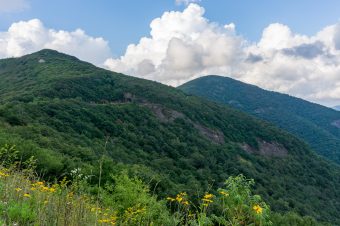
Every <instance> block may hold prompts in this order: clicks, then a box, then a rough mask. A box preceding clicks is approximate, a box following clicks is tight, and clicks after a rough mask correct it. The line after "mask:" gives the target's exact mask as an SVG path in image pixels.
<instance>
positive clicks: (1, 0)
mask: <svg viewBox="0 0 340 226" xmlns="http://www.w3.org/2000/svg"><path fill="white" fill-rule="evenodd" d="M28 8H29V3H28V2H27V0H0V13H13V12H20V11H23V10H25V9H28Z"/></svg>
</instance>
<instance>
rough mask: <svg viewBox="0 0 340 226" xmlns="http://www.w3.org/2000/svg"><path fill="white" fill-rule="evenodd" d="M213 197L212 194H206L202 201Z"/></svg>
mask: <svg viewBox="0 0 340 226" xmlns="http://www.w3.org/2000/svg"><path fill="white" fill-rule="evenodd" d="M213 197H214V195H213V194H209V193H207V194H205V195H204V197H203V198H204V199H212V198H213Z"/></svg>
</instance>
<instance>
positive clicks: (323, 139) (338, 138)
mask: <svg viewBox="0 0 340 226" xmlns="http://www.w3.org/2000/svg"><path fill="white" fill-rule="evenodd" d="M179 89H181V90H183V91H185V92H187V93H190V94H194V95H198V96H201V97H203V98H207V99H209V100H212V101H215V102H218V103H221V104H227V105H229V106H232V107H235V108H237V109H239V110H241V111H243V112H246V113H249V114H251V115H253V116H255V117H258V118H260V119H263V120H266V121H269V122H271V123H273V124H275V125H277V126H278V127H280V128H282V129H285V130H287V131H289V132H291V133H292V134H294V135H296V136H298V137H300V138H301V139H303V140H304V141H306V142H307V143H308V144H309V145H310V146H311V147H312V148H313V149H314V150H316V151H317V152H318V153H319V154H321V155H323V156H324V157H326V158H329V159H331V160H333V161H335V162H337V163H339V162H340V149H339V148H338V147H340V130H339V126H337V125H338V124H337V122H338V121H339V119H340V112H337V111H335V110H333V109H330V108H327V107H325V106H322V105H319V104H316V103H311V102H308V101H306V100H303V99H300V98H297V97H293V96H290V95H288V94H281V93H278V92H273V91H267V90H264V89H262V88H259V87H257V86H254V85H250V84H246V83H242V82H240V81H237V80H234V79H231V78H228V77H223V76H204V77H201V78H198V79H196V80H193V81H190V82H188V83H186V84H183V85H182V86H180V87H179Z"/></svg>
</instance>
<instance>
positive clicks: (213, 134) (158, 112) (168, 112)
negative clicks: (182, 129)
mask: <svg viewBox="0 0 340 226" xmlns="http://www.w3.org/2000/svg"><path fill="white" fill-rule="evenodd" d="M141 105H142V106H145V107H147V108H149V109H150V110H151V111H152V112H153V113H154V114H155V116H156V117H157V118H158V119H159V120H160V121H161V122H165V123H169V122H173V121H174V120H175V119H177V118H182V119H185V120H186V121H188V122H190V123H191V124H192V125H193V126H194V127H195V128H196V129H197V130H198V131H199V133H200V134H201V135H202V136H204V137H206V138H207V139H208V140H210V141H211V142H213V143H215V144H224V134H223V133H222V132H221V131H217V130H213V129H210V128H207V127H205V126H203V125H201V124H198V123H195V122H193V121H191V120H190V119H188V118H187V117H186V116H185V115H184V114H183V113H181V112H178V111H175V110H172V109H168V108H164V107H163V106H162V105H159V104H153V103H143V104H141Z"/></svg>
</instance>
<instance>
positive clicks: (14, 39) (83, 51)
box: [0, 19, 111, 64]
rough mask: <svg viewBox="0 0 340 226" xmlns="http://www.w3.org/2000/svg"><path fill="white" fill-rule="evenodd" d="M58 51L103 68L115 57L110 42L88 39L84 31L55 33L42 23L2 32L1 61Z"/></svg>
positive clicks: (20, 24)
mask: <svg viewBox="0 0 340 226" xmlns="http://www.w3.org/2000/svg"><path fill="white" fill-rule="evenodd" d="M45 48H48V49H55V50H58V51H61V52H64V53H67V54H71V55H75V56H77V57H79V58H80V59H82V60H85V61H90V62H92V63H95V64H101V63H103V62H104V61H105V59H107V58H108V57H110V56H111V51H110V48H109V46H108V42H107V41H105V40H104V39H103V38H94V37H91V36H88V35H87V34H86V33H85V32H84V31H83V30H81V29H77V30H75V31H71V32H68V31H63V30H59V31H56V30H53V29H48V28H46V27H45V26H44V25H43V23H42V22H41V21H40V20H38V19H33V20H29V21H21V22H17V23H13V24H12V25H11V26H10V28H9V29H8V31H5V32H0V58H6V57H19V56H22V55H25V54H29V53H32V52H35V51H38V50H41V49H45Z"/></svg>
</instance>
